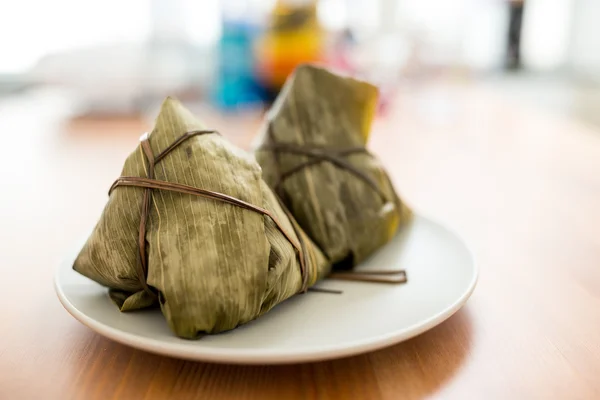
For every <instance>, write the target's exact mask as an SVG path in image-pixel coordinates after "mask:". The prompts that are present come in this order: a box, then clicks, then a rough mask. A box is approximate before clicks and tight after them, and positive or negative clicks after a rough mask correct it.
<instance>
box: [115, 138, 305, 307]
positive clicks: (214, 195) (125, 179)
mask: <svg viewBox="0 0 600 400" xmlns="http://www.w3.org/2000/svg"><path fill="white" fill-rule="evenodd" d="M209 133H216V134H218V132H216V131H212V130H197V131H191V132H186V133H185V134H183V135H182V136H180V137H179V138H178V139H176V140H175V141H174V142H173V143H172V144H171V145H169V146H168V147H167V148H166V149H165V150H163V151H162V152H161V153H159V154H158V155H157V156H156V157H155V156H154V154H153V153H152V149H151V147H150V143H149V142H148V135H147V134H145V135H144V136H142V138H141V147H142V150H143V152H144V155H145V156H146V159H147V160H148V164H149V166H148V177H147V178H142V177H137V176H121V177H119V178H117V179H116V180H115V182H114V183H113V184H112V185H111V187H110V189H109V191H108V194H109V196H110V194H111V193H112V191H113V190H114V189H116V188H117V187H119V186H133V187H141V188H144V189H145V190H144V195H143V198H142V207H141V218H140V229H139V236H138V250H139V251H138V263H137V266H136V268H137V275H138V279H139V281H140V284H141V285H142V288H143V289H144V291H146V292H147V293H148V294H150V295H151V296H152V297H154V298H156V297H157V294H156V293H155V292H154V290H153V289H151V288H150V286H148V284H147V283H146V279H147V274H148V265H147V256H146V228H147V221H148V216H149V214H150V204H151V198H152V197H151V196H152V191H151V189H159V190H165V191H171V192H177V193H183V194H190V195H194V196H200V197H205V198H210V199H214V200H219V201H222V202H225V203H228V204H232V205H235V206H238V207H241V208H244V209H246V210H251V211H254V212H257V213H259V214H262V215H264V216H267V217H269V218H270V219H271V220H272V221H273V222H274V223H275V226H276V227H277V229H279V230H280V231H281V233H283V235H284V236H285V237H286V239H287V240H288V241H289V242H290V243H291V244H292V246H294V248H295V250H296V252H297V253H298V258H299V259H300V274H301V276H302V288H301V291H302V292H305V291H306V290H307V285H308V274H307V273H306V272H307V271H306V266H305V254H306V249H305V245H304V241H303V240H302V237H301V236H300V235H299V234H298V233H297V232H296V234H297V236H298V238H299V241H300V244H298V243H296V241H295V240H294V239H293V238H292V237H291V236H290V235H289V234H288V232H287V231H286V230H285V229H284V228H283V226H282V225H281V223H280V222H279V221H278V220H277V218H276V217H275V216H274V215H273V214H272V213H271V212H270V211H269V210H265V209H264V208H262V207H258V206H255V205H253V204H250V203H248V202H245V201H243V200H240V199H238V198H235V197H233V196H229V195H226V194H223V193H219V192H213V191H211V190H205V189H200V188H195V187H193V186H188V185H182V184H179V183H174V182H166V181H161V180H157V179H154V167H155V166H156V164H157V163H158V162H159V161H160V160H162V159H163V158H164V157H165V156H166V155H168V154H169V153H170V152H171V151H172V150H174V149H175V148H177V146H179V145H180V144H181V143H183V142H184V141H186V140H187V139H189V138H191V137H193V136H197V135H204V134H209ZM284 210H286V209H285V208H284ZM286 212H287V210H286ZM292 226H293V224H292ZM294 230H296V228H295V227H294Z"/></svg>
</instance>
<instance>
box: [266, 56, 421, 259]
mask: <svg viewBox="0 0 600 400" xmlns="http://www.w3.org/2000/svg"><path fill="white" fill-rule="evenodd" d="M377 96H378V93H377V89H376V88H375V87H374V86H373V85H370V84H368V83H366V82H362V81H359V80H356V79H352V78H349V77H343V76H339V75H336V74H334V73H332V72H329V71H327V70H325V69H322V68H318V67H314V66H309V65H304V66H300V67H298V68H297V69H296V71H295V72H294V74H293V75H292V76H291V77H290V78H288V81H287V82H286V84H285V85H284V88H283V89H282V91H281V93H280V94H279V96H278V98H277V99H276V101H275V103H274V105H273V107H272V109H271V110H270V112H269V113H268V115H267V119H266V121H265V124H264V125H263V128H262V131H261V134H260V136H259V140H258V145H257V149H256V154H255V155H256V158H257V160H258V163H259V164H260V165H261V167H262V169H263V177H264V179H265V180H266V181H267V183H268V184H269V185H270V186H271V187H272V188H273V189H274V190H275V192H276V193H277V194H278V195H279V196H280V197H281V199H282V201H283V202H284V203H285V204H286V206H287V207H288V208H289V210H290V211H291V213H292V214H293V215H294V217H295V218H296V220H297V221H298V223H299V224H300V226H301V227H302V228H303V229H304V230H305V231H306V233H307V234H308V235H309V236H310V237H311V238H312V239H313V241H314V242H315V243H316V244H317V246H319V247H320V248H321V250H323V252H324V253H325V255H326V256H327V258H328V259H329V261H331V262H332V263H334V267H335V268H338V269H349V268H352V267H353V266H355V265H356V264H358V263H360V262H361V261H362V260H364V259H365V258H366V257H368V256H369V255H370V254H372V253H373V252H374V251H376V250H377V249H379V248H380V247H381V246H383V245H384V244H385V243H387V242H388V241H389V240H390V239H391V238H392V237H393V236H394V234H395V233H396V231H397V229H398V227H399V226H400V224H402V223H403V222H404V221H406V220H407V219H408V218H409V217H410V215H411V212H410V210H409V209H408V208H407V206H406V205H405V204H404V203H403V202H402V201H401V200H400V199H399V197H398V195H397V194H396V192H395V191H394V188H393V186H392V184H391V182H390V179H389V177H388V175H387V173H386V171H385V170H384V168H383V167H382V165H381V164H380V163H379V161H378V160H377V159H376V158H375V157H374V156H373V155H372V154H370V153H369V152H368V151H367V150H366V148H365V146H366V143H367V139H368V137H369V130H370V126H371V121H372V119H373V116H374V114H375V110H376V106H377Z"/></svg>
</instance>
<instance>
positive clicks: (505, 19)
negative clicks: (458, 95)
mask: <svg viewBox="0 0 600 400" xmlns="http://www.w3.org/2000/svg"><path fill="white" fill-rule="evenodd" d="M599 20H600V2H598V1H597V0H525V1H508V0H452V1H447V0H446V1H443V0H372V1H363V0H202V1H198V0H128V1H119V0H104V1H101V2H100V1H85V2H84V1H77V0H53V1H49V2H40V1H37V0H21V1H18V2H8V1H3V2H1V3H0V49H1V51H0V97H5V98H6V97H7V96H19V95H21V94H23V93H31V91H39V90H40V89H44V90H46V91H47V90H49V89H51V90H52V91H53V93H54V94H53V95H56V96H58V94H57V93H60V98H61V101H62V102H63V104H68V109H69V113H70V116H71V117H72V118H76V119H78V118H91V119H96V120H97V119H103V118H114V117H123V116H136V115H143V114H145V113H149V112H150V111H149V110H153V111H154V110H155V108H156V107H157V105H158V104H160V102H161V100H162V98H163V97H164V96H166V95H174V96H176V97H178V98H180V99H181V100H183V101H184V102H186V104H188V105H189V104H198V105H202V106H203V107H210V108H211V109H214V110H217V111H218V112H222V113H225V114H228V113H232V112H233V113H240V112H245V110H263V109H264V108H265V107H266V106H268V104H269V102H270V101H272V99H273V98H274V96H275V95H276V94H277V91H278V90H279V88H280V87H281V84H282V83H283V81H284V80H285V77H286V76H287V75H288V74H289V73H290V72H291V71H292V69H293V68H294V66H295V65H297V64H299V63H302V62H317V63H321V64H324V65H328V66H330V67H332V68H335V69H338V70H341V71H346V72H348V73H351V74H353V75H357V76H361V77H363V78H365V79H368V80H370V81H372V82H374V83H375V84H377V85H378V86H379V87H380V89H381V93H382V97H381V108H380V110H381V112H382V113H385V111H386V105H387V104H388V103H389V101H390V100H391V99H393V98H394V97H395V96H397V95H398V94H400V95H401V94H402V93H403V91H405V90H408V89H409V88H410V87H412V86H414V85H419V84H420V83H422V82H431V81H438V80H444V81H446V82H448V81H450V82H458V83H461V82H462V83H464V82H478V83H480V84H483V85H489V86H491V87H493V88H495V89H497V90H498V91H500V92H501V93H504V94H506V95H507V96H510V98H511V99H514V101H518V102H530V103H532V104H535V105H536V106H540V107H545V108H547V109H548V110H552V111H553V112H565V113H568V114H570V115H573V116H576V117H577V118H580V119H581V120H583V121H586V122H589V123H592V124H596V125H600V113H599V112H597V111H598V109H599V108H600V92H599V90H598V88H599V87H600V26H599V25H598V24H597V22H596V21H599ZM0 100H1V99H0ZM0 112H1V109H0Z"/></svg>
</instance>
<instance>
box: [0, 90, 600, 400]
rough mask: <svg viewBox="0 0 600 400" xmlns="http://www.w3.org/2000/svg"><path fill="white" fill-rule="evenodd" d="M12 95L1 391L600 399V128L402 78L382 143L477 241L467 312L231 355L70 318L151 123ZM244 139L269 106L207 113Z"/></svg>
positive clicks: (404, 177)
mask: <svg viewBox="0 0 600 400" xmlns="http://www.w3.org/2000/svg"><path fill="white" fill-rule="evenodd" d="M53 99H54V97H52V96H51V95H48V94H44V93H40V94H35V95H27V96H22V97H16V98H11V99H8V100H4V101H2V102H0V135H1V138H2V142H1V144H2V154H1V156H0V170H1V171H2V172H3V179H2V186H1V187H2V190H1V196H0V239H1V241H0V248H1V250H2V252H1V254H2V258H1V261H0V272H1V278H0V288H1V292H0V293H1V294H2V301H1V302H0V316H1V317H2V322H1V324H0V399H38V398H43V399H66V398H80V399H95V398H98V399H108V398H125V399H138V398H146V399H164V398H168V397H174V398H178V399H186V398H203V399H205V398H218V399H225V398H245V397H248V398H259V399H267V398H277V399H293V398H342V399H348V398H365V399H366V398H368V399H377V398H387V399H392V398H393V399H395V398H403V397H404V398H423V397H434V398H444V399H466V398H469V399H470V398H498V399H505V398H516V399H531V398H544V399H550V398H554V399H566V398H569V399H592V398H600V132H599V131H598V130H594V129H592V128H589V127H586V126H583V125H581V124H579V123H577V122H575V121H572V120H567V119H564V118H559V117H557V116H553V115H549V114H546V113H544V112H542V111H539V110H536V109H533V108H531V107H519V106H517V103H515V102H514V101H509V100H508V99H506V98H502V97H501V96H499V95H496V94H495V93H493V92H491V91H490V90H488V89H485V88H483V87H480V86H477V85H472V84H468V85H445V84H434V85H428V86H417V87H413V88H405V89H404V90H403V93H401V95H400V97H399V99H398V101H397V102H396V104H395V105H394V106H393V110H392V111H393V112H391V113H390V114H388V115H387V116H385V117H383V118H381V119H380V120H379V121H378V122H377V123H376V126H375V128H374V134H373V138H372V143H371V148H372V149H373V150H374V151H375V152H377V153H379V154H380V156H381V158H382V159H383V161H384V162H385V163H386V164H387V165H388V167H389V170H390V172H391V174H392V175H393V178H394V181H395V182H396V185H397V188H398V189H399V190H400V192H401V193H402V195H403V196H404V197H405V198H406V199H407V200H408V202H409V203H410V204H412V205H413V206H414V207H415V208H416V209H417V210H420V211H422V212H425V213H426V214H428V215H432V216H434V217H436V218H438V219H440V220H442V221H443V222H445V223H447V224H449V225H451V226H453V227H454V228H455V229H456V230H457V231H458V232H459V233H461V234H462V235H463V236H464V237H465V238H466V239H467V240H468V241H469V242H470V244H471V246H472V248H473V250H474V252H475V253H476V257H477V260H478V263H479V266H480V271H481V273H480V280H479V285H478V287H477V288H476V290H475V293H474V294H473V296H472V298H471V299H470V300H469V302H468V303H467V305H466V307H465V308H464V309H463V310H461V311H460V312H459V313H457V314H456V315H455V316H454V317H452V318H450V319H449V320H448V321H447V322H445V323H443V324H442V325H440V326H438V327H437V328H435V329H433V330H431V331H429V332H427V333H425V334H423V335H421V336H419V337H417V338H415V339H412V340H409V341H407V342H405V343H401V344H399V345H396V346H393V347H391V348H387V349H384V350H380V351H377V352H374V353H370V354H365V355H360V356H356V357H352V358H346V359H341V360H336V361H329V362H322V363H313V364H304V365H290V366H254V367H250V366H226V365H211V364H203V363H195V362H187V361H179V360H175V359H170V358H166V357H160V356H155V355H152V354H148V353H145V352H142V351H138V350H133V349H131V348H128V347H126V346H123V345H120V344H117V343H114V342H112V341H110V340H107V339H104V338H103V337H101V336H99V335H97V334H95V333H94V332H92V331H91V330H89V329H88V328H86V327H85V326H83V325H81V324H80V323H79V322H77V321H76V320H75V319H73V318H72V317H71V316H69V315H68V314H67V312H66V311H65V310H63V308H62V307H61V305H60V303H59V302H58V300H57V299H56V296H55V294H54V291H53V287H52V278H53V273H54V270H55V269H56V267H57V265H58V263H59V261H60V260H61V257H62V256H63V255H64V254H65V252H66V251H67V250H68V249H69V247H70V246H71V245H72V243H73V242H74V241H75V240H76V239H78V238H80V237H81V235H83V234H84V233H85V232H87V231H88V229H90V227H91V226H92V225H93V223H94V222H95V220H96V219H97V217H98V215H99V213H100V211H101V209H102V207H103V205H104V203H105V201H106V190H107V188H108V186H109V184H110V183H111V182H112V180H113V179H114V178H115V176H117V175H118V174H119V173H120V168H121V164H122V161H123V160H124V158H125V156H126V155H127V154H128V153H129V151H130V150H131V149H132V148H134V146H136V143H137V138H138V136H139V134H140V133H141V132H142V131H143V130H144V128H145V124H144V123H143V122H140V121H135V120H134V121H130V120H122V121H118V120H117V121H108V122H102V123H93V122H76V123H67V122H66V121H65V120H64V118H63V117H61V115H64V114H62V113H63V111H64V108H63V106H62V105H61V104H60V102H58V101H56V100H55V99H54V100H53ZM207 120H208V121H209V123H210V124H211V125H213V126H215V127H216V128H218V129H220V130H221V131H222V132H223V133H224V134H225V135H227V136H229V137H231V138H232V140H234V141H236V142H237V143H239V144H240V145H242V146H247V145H248V143H249V140H250V138H251V136H252V133H253V132H254V131H255V129H256V125H257V122H258V121H257V118H256V117H255V116H250V117H226V118H223V117H219V118H215V117H214V116H212V114H211V115H207Z"/></svg>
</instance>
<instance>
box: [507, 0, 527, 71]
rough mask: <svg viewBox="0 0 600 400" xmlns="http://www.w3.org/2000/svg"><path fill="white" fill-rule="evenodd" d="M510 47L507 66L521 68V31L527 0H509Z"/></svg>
mask: <svg viewBox="0 0 600 400" xmlns="http://www.w3.org/2000/svg"><path fill="white" fill-rule="evenodd" d="M508 6H509V20H508V48H507V55H506V68H508V69H519V68H521V32H522V25H523V9H524V6H525V0H509V2H508Z"/></svg>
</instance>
